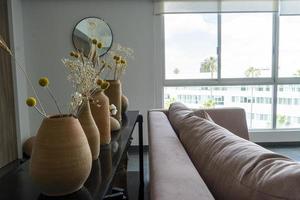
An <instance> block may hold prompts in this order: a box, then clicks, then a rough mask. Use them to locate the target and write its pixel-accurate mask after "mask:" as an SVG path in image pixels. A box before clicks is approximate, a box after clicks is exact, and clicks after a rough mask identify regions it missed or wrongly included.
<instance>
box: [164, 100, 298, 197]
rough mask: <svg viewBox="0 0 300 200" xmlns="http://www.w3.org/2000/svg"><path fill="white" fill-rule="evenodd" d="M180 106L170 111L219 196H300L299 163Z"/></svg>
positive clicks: (203, 174)
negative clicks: (174, 110) (174, 111)
mask: <svg viewBox="0 0 300 200" xmlns="http://www.w3.org/2000/svg"><path fill="white" fill-rule="evenodd" d="M180 107H181V110H180V109H179V106H178V105H177V109H176V113H169V115H171V116H173V117H175V118H176V119H177V120H178V122H180V124H176V125H175V126H176V127H177V130H178V134H179V135H180V138H181V141H182V143H183V145H184V147H185V149H186V150H187V152H188V154H189V156H190V158H191V160H192V161H193V163H194V165H195V166H196V168H197V170H198V172H199V173H200V175H201V177H202V178H203V179H204V181H205V182H206V184H207V185H208V187H209V189H210V191H211V192H212V194H213V195H214V197H215V198H216V199H222V200H232V199H243V200H250V199H252V200H253V199H258V200H275V199H300V190H299V188H300V164H299V163H297V162H294V161H292V160H291V159H289V158H287V157H285V156H282V155H279V154H276V153H273V152H271V151H269V150H266V149H264V148H262V147H260V146H259V145H256V144H254V143H252V142H250V141H247V140H245V139H242V138H240V137H238V136H236V135H234V134H233V133H231V132H229V131H228V130H226V129H224V128H222V127H220V126H218V125H216V124H214V123H212V122H209V121H207V120H204V119H201V118H199V117H197V116H194V115H192V114H190V113H192V111H191V110H189V109H188V108H184V107H183V106H182V105H181V106H180ZM169 112H173V111H172V109H171V110H169Z"/></svg>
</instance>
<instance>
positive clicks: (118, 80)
mask: <svg viewBox="0 0 300 200" xmlns="http://www.w3.org/2000/svg"><path fill="white" fill-rule="evenodd" d="M106 81H109V82H119V81H120V79H117V80H114V79H112V80H106Z"/></svg>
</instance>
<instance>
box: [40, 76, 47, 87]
mask: <svg viewBox="0 0 300 200" xmlns="http://www.w3.org/2000/svg"><path fill="white" fill-rule="evenodd" d="M39 84H40V86H42V87H46V86H48V85H49V79H48V78H47V77H42V78H40V80H39Z"/></svg>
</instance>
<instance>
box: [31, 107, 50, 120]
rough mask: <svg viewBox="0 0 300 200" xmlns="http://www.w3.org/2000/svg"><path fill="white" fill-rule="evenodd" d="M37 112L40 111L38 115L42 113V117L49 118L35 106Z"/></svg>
mask: <svg viewBox="0 0 300 200" xmlns="http://www.w3.org/2000/svg"><path fill="white" fill-rule="evenodd" d="M34 108H35V110H36V111H38V113H40V114H41V115H42V116H44V117H46V118H48V116H47V115H45V114H44V113H42V111H40V109H38V108H37V107H36V106H34Z"/></svg>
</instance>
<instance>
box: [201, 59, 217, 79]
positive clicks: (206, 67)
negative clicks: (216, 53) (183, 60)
mask: <svg viewBox="0 0 300 200" xmlns="http://www.w3.org/2000/svg"><path fill="white" fill-rule="evenodd" d="M216 71H217V59H216V58H215V57H212V56H211V57H209V58H206V59H205V60H204V62H203V63H201V68H200V72H210V77H211V79H213V78H214V73H215V72H216Z"/></svg>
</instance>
